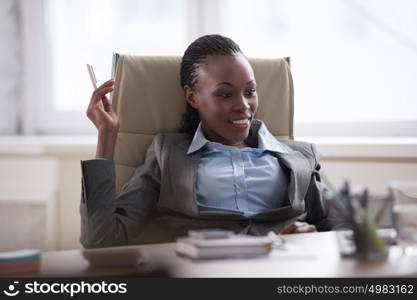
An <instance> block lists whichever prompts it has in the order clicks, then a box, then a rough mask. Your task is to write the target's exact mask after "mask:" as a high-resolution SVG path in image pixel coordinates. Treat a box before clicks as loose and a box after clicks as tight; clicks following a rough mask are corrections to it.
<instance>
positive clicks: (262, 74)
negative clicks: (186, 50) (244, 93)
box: [112, 54, 294, 195]
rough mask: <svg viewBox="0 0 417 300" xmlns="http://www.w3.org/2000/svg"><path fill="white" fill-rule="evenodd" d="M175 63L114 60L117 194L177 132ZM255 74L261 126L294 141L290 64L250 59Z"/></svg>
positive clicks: (181, 104)
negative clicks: (161, 137) (165, 135)
mask: <svg viewBox="0 0 417 300" xmlns="http://www.w3.org/2000/svg"><path fill="white" fill-rule="evenodd" d="M180 61H181V58H180V57H162V56H132V55H120V54H114V57H113V76H114V78H115V79H116V83H115V87H114V92H113V95H112V105H113V109H114V110H115V112H116V113H117V115H118V117H119V120H120V131H119V134H118V137H117V142H116V149H115V155H114V161H115V165H116V194H117V195H118V194H119V193H120V191H121V188H122V186H123V185H124V184H125V183H126V182H127V181H128V180H129V179H130V177H131V176H132V175H133V173H134V170H135V169H136V167H137V166H138V165H141V164H142V163H143V160H144V156H145V153H146V150H147V149H148V147H149V145H150V143H151V142H152V138H153V137H154V136H155V135H156V134H158V133H161V132H178V130H179V129H180V125H181V119H182V115H183V112H184V111H185V107H186V101H185V97H184V93H183V91H182V89H181V86H180ZM249 62H250V64H251V65H252V67H253V69H254V72H255V79H256V82H257V93H258V99H259V107H258V111H257V114H256V115H255V118H257V119H261V120H263V121H264V122H265V123H266V125H267V127H268V129H269V131H270V132H271V133H272V134H273V135H274V136H276V137H281V138H290V139H293V116H294V93H293V81H292V77H291V72H290V68H289V58H277V59H249Z"/></svg>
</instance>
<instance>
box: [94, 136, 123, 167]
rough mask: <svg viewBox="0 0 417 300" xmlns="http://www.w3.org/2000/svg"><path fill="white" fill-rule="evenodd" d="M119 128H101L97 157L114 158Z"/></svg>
mask: <svg viewBox="0 0 417 300" xmlns="http://www.w3.org/2000/svg"><path fill="white" fill-rule="evenodd" d="M117 132H118V130H111V131H109V130H99V131H98V141H97V151H96V158H105V159H110V160H113V157H114V149H115V146H116V139H117Z"/></svg>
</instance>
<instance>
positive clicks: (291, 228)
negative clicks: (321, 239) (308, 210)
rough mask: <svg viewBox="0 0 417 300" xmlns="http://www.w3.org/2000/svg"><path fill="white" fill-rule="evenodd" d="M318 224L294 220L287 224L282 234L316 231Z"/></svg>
mask: <svg viewBox="0 0 417 300" xmlns="http://www.w3.org/2000/svg"><path fill="white" fill-rule="evenodd" d="M316 231H317V229H316V226H314V225H311V224H308V223H305V222H294V223H291V224H288V225H286V226H285V227H284V228H283V229H282V230H281V232H280V234H291V233H307V232H316Z"/></svg>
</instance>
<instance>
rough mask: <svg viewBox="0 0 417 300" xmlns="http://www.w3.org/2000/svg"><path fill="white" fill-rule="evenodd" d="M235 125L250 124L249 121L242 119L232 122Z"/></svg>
mask: <svg viewBox="0 0 417 300" xmlns="http://www.w3.org/2000/svg"><path fill="white" fill-rule="evenodd" d="M232 123H233V124H247V123H249V120H248V119H242V120H234V121H232Z"/></svg>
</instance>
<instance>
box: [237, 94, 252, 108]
mask: <svg viewBox="0 0 417 300" xmlns="http://www.w3.org/2000/svg"><path fill="white" fill-rule="evenodd" d="M249 108H250V105H249V103H248V100H247V99H246V98H245V97H244V96H243V95H242V96H241V97H239V99H238V100H237V104H236V109H237V110H240V111H246V110H248V109H249Z"/></svg>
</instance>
